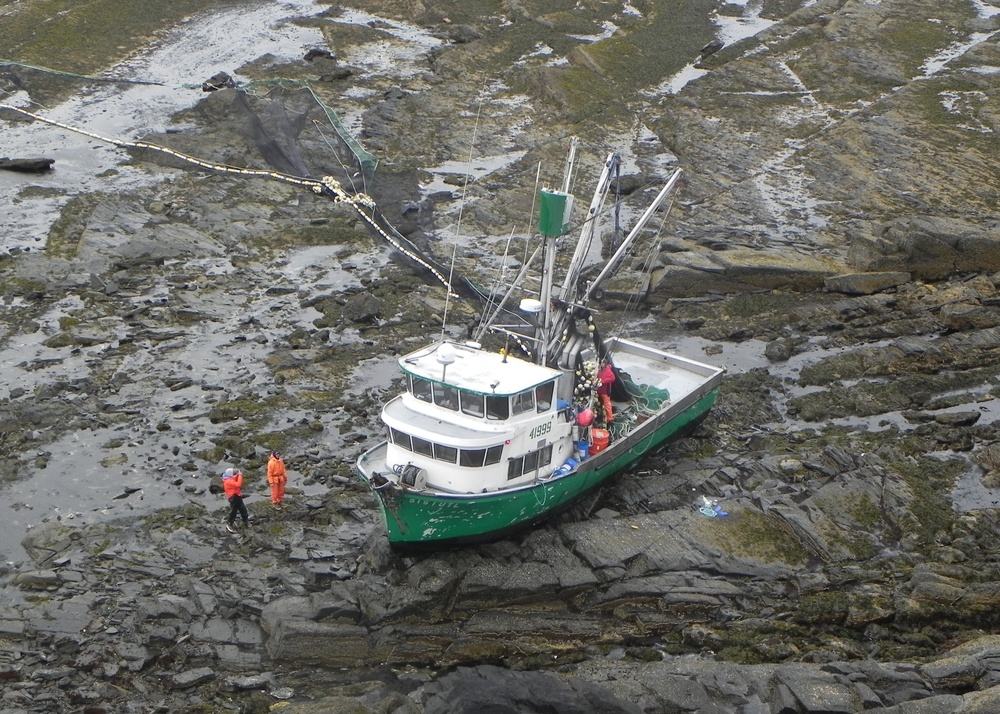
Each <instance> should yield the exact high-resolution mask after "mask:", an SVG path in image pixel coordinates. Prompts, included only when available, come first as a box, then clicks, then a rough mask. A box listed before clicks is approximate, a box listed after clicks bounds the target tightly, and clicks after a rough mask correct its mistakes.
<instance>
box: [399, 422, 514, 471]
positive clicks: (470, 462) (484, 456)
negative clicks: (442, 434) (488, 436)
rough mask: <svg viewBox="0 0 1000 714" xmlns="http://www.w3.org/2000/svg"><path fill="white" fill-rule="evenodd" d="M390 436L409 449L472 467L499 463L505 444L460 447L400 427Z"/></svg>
mask: <svg viewBox="0 0 1000 714" xmlns="http://www.w3.org/2000/svg"><path fill="white" fill-rule="evenodd" d="M389 438H390V439H391V440H392V443H393V444H396V445H397V446H400V447H402V448H404V449H406V450H407V451H413V452H415V453H417V454H423V455H424V456H431V457H433V458H435V459H437V460H438V461H447V462H448V463H449V464H454V463H456V462H457V463H458V464H459V465H460V466H468V467H471V468H480V467H482V466H492V465H493V464H499V463H500V457H501V456H502V455H503V446H491V447H489V448H487V449H458V448H456V447H454V446H444V445H442V444H434V443H432V442H430V441H427V440H426V439H421V438H420V437H417V436H410V435H409V434H404V433H403V432H401V431H400V430H399V429H389Z"/></svg>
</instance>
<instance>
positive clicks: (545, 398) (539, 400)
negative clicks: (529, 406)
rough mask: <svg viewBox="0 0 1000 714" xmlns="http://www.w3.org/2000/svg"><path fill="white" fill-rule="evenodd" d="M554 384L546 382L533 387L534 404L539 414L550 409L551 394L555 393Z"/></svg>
mask: <svg viewBox="0 0 1000 714" xmlns="http://www.w3.org/2000/svg"><path fill="white" fill-rule="evenodd" d="M555 388H556V383H555V382H546V383H545V384H539V385H538V386H537V387H535V404H536V405H537V406H538V411H539V412H547V411H548V410H549V409H551V408H552V394H553V393H554V392H555Z"/></svg>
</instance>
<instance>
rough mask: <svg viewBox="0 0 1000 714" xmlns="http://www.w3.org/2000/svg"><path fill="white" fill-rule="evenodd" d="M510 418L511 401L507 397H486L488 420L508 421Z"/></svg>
mask: <svg viewBox="0 0 1000 714" xmlns="http://www.w3.org/2000/svg"><path fill="white" fill-rule="evenodd" d="M509 416H510V400H509V399H508V398H507V397H486V418H487V419H500V420H503V419H506V418H508V417H509Z"/></svg>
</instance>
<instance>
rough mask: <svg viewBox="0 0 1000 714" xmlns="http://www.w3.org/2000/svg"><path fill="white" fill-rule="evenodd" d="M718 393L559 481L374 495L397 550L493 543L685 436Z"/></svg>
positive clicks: (645, 428)
mask: <svg viewBox="0 0 1000 714" xmlns="http://www.w3.org/2000/svg"><path fill="white" fill-rule="evenodd" d="M717 393H718V389H712V390H710V391H709V392H707V393H706V394H704V395H702V396H701V397H700V398H697V400H696V401H693V403H692V404H691V405H690V406H687V407H684V408H683V409H681V410H680V411H678V412H677V413H676V414H674V415H669V414H664V415H660V416H659V417H654V419H652V420H650V422H649V423H648V424H644V425H642V426H640V427H639V428H637V429H636V430H635V431H634V432H632V433H631V434H629V436H628V437H626V439H625V440H623V441H622V442H619V443H614V444H612V445H611V446H610V447H608V448H607V449H606V450H605V451H603V452H601V453H599V454H596V455H595V456H593V457H591V458H589V459H587V460H586V461H584V462H583V463H582V464H580V467H579V468H578V470H577V471H576V472H574V473H571V474H569V475H567V476H563V477H561V478H553V479H549V480H545V481H539V482H538V483H536V484H533V485H531V486H528V487H525V488H521V489H517V490H511V491H502V492H493V493H486V494H474V495H472V494H461V495H459V494H440V493H428V492H421V491H411V490H403V489H400V488H392V489H384V490H375V494H376V495H377V497H378V498H377V500H378V503H379V506H380V508H381V511H382V515H383V516H384V518H385V525H386V529H387V531H388V536H389V542H390V543H391V544H392V545H393V546H394V547H396V548H420V547H423V548H427V547H431V548H442V547H448V546H455V545H461V544H467V543H475V542H481V541H487V540H494V539H497V538H500V537H503V536H505V535H507V534H510V533H513V532H516V531H518V530H521V529H524V528H527V527H530V526H533V525H536V524H538V523H540V522H541V521H544V520H545V519H547V518H549V517H551V516H552V515H554V514H555V513H557V512H559V511H561V510H564V509H566V508H568V507H569V506H570V505H572V504H573V503H574V502H576V501H577V500H578V499H579V498H580V497H582V496H583V495H585V494H586V493H588V492H590V491H592V490H593V489H595V488H596V487H598V486H600V485H601V484H602V483H603V482H604V481H606V480H607V479H608V478H610V477H611V476H613V475H615V474H617V473H620V472H622V471H624V470H625V469H627V468H629V467H630V466H632V465H634V464H635V463H636V462H637V461H639V460H640V459H641V458H642V457H643V456H645V455H646V454H648V453H650V452H652V451H655V450H656V449H657V448H658V447H660V446H662V445H663V444H664V443H665V442H667V441H668V440H670V439H671V438H673V437H675V436H677V435H678V434H680V433H682V432H683V431H684V430H685V428H686V427H689V426H690V425H692V424H693V423H694V422H695V421H697V420H698V419H700V418H701V417H703V416H704V415H705V414H706V413H707V412H708V411H709V409H711V407H712V405H713V404H714V402H715V397H716V395H717ZM661 420H662V421H661ZM362 473H364V469H362Z"/></svg>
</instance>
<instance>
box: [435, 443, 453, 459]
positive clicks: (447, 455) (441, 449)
mask: <svg viewBox="0 0 1000 714" xmlns="http://www.w3.org/2000/svg"><path fill="white" fill-rule="evenodd" d="M434 458H435V459H437V460H438V461H447V462H448V463H449V464H453V463H455V462H456V461H458V449H456V448H455V447H454V446H442V445H441V444H434Z"/></svg>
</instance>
